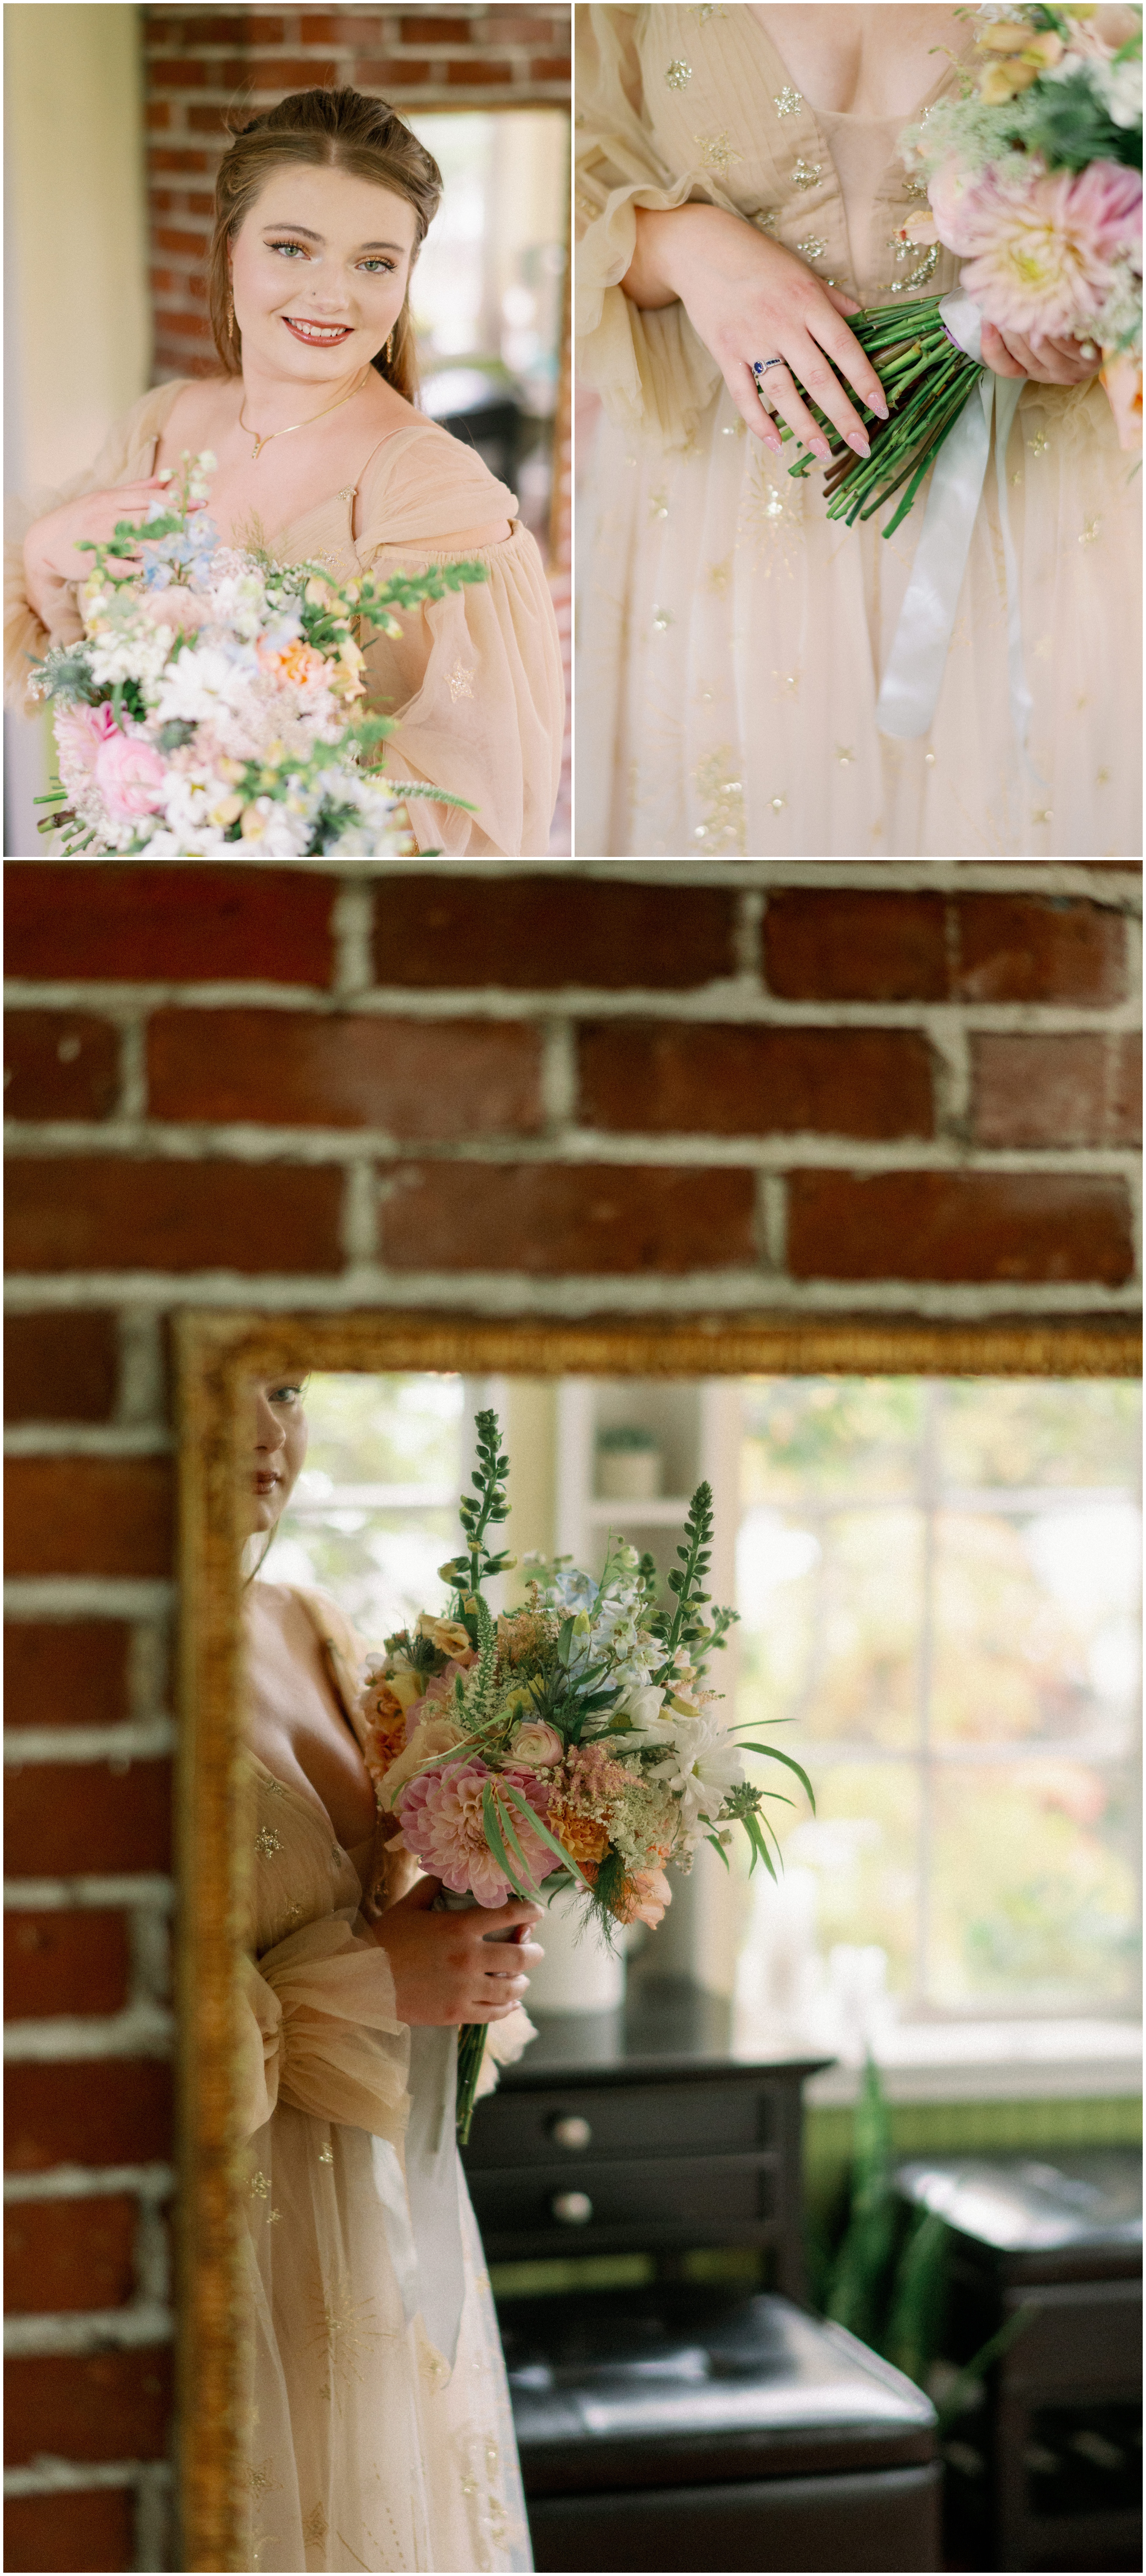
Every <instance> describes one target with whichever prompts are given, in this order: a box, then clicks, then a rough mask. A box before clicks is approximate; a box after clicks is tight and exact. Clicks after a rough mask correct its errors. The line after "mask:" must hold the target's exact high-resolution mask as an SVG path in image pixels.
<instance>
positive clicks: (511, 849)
mask: <svg viewBox="0 0 1146 2576" xmlns="http://www.w3.org/2000/svg"><path fill="white" fill-rule="evenodd" d="M180 389H181V380H179V381H176V382H173V383H170V384H166V385H160V386H158V387H157V388H156V389H155V390H154V391H153V392H151V393H148V394H144V395H143V396H142V398H141V400H140V401H139V402H137V403H136V404H134V405H133V407H132V409H131V410H130V411H129V412H126V413H125V414H124V416H123V418H122V419H121V420H119V421H117V422H116V424H115V426H114V428H113V429H112V430H111V431H110V433H109V435H108V438H107V441H106V443H105V445H104V447H103V449H102V451H101V453H100V455H99V456H98V457H97V458H96V461H95V463H94V465H93V466H92V467H91V469H90V471H89V472H88V473H86V474H80V475H76V476H74V477H73V478H72V481H71V482H70V483H68V484H66V485H64V486H63V487H62V489H61V490H59V491H55V492H46V493H40V494H38V495H37V496H36V498H35V501H34V503H32V504H28V503H23V504H17V505H16V506H15V507H14V508H13V509H11V510H10V513H9V530H10V539H9V542H8V544H7V545H6V547H5V602H4V687H5V700H6V703H7V704H8V705H9V706H16V707H20V708H22V709H23V710H24V712H25V713H28V714H31V713H34V712H36V711H37V701H36V700H34V699H33V700H28V699H27V695H26V689H25V678H26V673H27V670H28V663H29V659H31V660H35V659H37V658H38V657H39V655H40V654H42V653H43V652H44V650H45V648H46V646H47V643H48V641H49V637H48V635H47V633H46V630H45V628H44V627H43V625H42V624H41V621H40V619H39V617H38V616H37V615H36V612H35V610H34V609H33V608H32V607H31V605H30V603H29V600H28V597H27V589H26V581H25V573H24V557H23V537H24V534H25V531H26V530H27V528H29V527H30V526H31V524H32V522H33V520H34V519H36V518H41V517H43V516H44V515H45V514H46V513H47V512H48V511H49V510H53V509H55V508H57V507H58V506H59V504H60V503H61V502H62V501H70V500H76V499H78V498H79V497H80V496H81V495H82V494H83V493H85V492H98V491H103V490H109V491H111V490H115V489H116V487H117V486H118V485H120V484H123V483H131V482H134V481H136V480H137V479H138V478H140V477H142V476H144V475H147V474H150V472H151V470H152V465H153V462H154V457H155V451H156V446H157V442H158V438H159V434H160V432H161V430H162V427H163V424H164V421H165V420H166V418H167V414H168V412H169V411H170V409H171V407H172V404H173V403H174V400H175V397H176V394H177V393H178V392H179V391H180ZM356 494H357V518H358V526H359V533H358V535H357V537H355V535H354V533H353V526H354V518H355V495H356ZM516 509H517V501H516V497H515V495H514V494H513V493H512V492H509V491H507V489H506V487H505V485H504V484H503V483H499V482H497V481H496V480H495V478H494V476H493V475H492V474H490V473H489V471H488V470H487V468H486V467H485V466H484V465H483V464H482V462H481V459H480V457H478V456H476V455H475V454H474V451H473V449H472V448H469V447H466V446H465V445H463V443H462V441H461V440H460V439H457V438H453V437H451V435H450V433H449V431H448V430H444V429H440V428H439V427H438V425H437V423H436V422H432V421H424V420H419V421H417V422H416V423H414V424H412V425H411V426H409V427H408V428H406V429H400V430H398V431H397V432H396V433H395V435H394V436H393V437H392V438H388V439H385V440H384V441H383V443H382V445H381V446H380V447H379V448H377V449H376V450H375V452H374V454H373V456H372V457H371V458H370V459H369V462H368V463H367V465H366V467H365V470H364V472H363V474H362V476H361V478H360V481H359V483H358V484H357V485H356V486H352V487H349V488H348V489H347V490H345V491H342V492H335V493H332V494H330V495H328V497H327V499H326V500H324V501H319V502H317V503H316V505H315V507H314V508H313V509H312V510H307V511H305V512H304V514H303V516H302V517H301V518H299V519H296V520H294V521H293V522H292V524H291V526H290V527H288V528H286V529H284V530H282V531H281V532H279V533H278V534H277V535H276V536H275V537H274V538H273V540H272V542H271V545H270V551H271V553H273V554H275V555H277V556H278V557H280V559H281V560H283V561H284V562H289V563H298V562H301V561H303V560H304V559H308V558H310V557H311V556H317V557H319V558H320V559H321V561H322V562H323V563H325V564H326V565H327V566H328V567H329V569H330V571H331V572H332V573H333V574H335V575H336V576H338V577H340V578H341V579H343V580H349V579H352V578H354V577H356V576H357V575H358V574H360V573H363V572H368V571H369V572H373V573H374V575H375V577H376V579H377V580H379V581H384V580H386V579H387V578H388V577H389V576H390V575H391V574H392V573H395V572H422V571H424V570H425V569H426V567H427V566H428V565H431V564H437V563H445V562H449V561H450V560H454V561H456V560H458V558H459V557H463V558H464V559H465V560H466V561H477V562H479V563H483V564H484V565H485V566H486V570H487V574H488V579H487V580H486V581H484V582H482V583H475V584H474V585H473V586H472V587H471V588H468V589H466V590H462V591H456V592H453V593H451V594H449V595H448V596H447V597H446V598H445V599H442V600H435V601H432V602H428V603H427V604H426V605H425V606H423V607H422V608H420V609H414V610H412V611H410V612H409V613H408V614H407V615H405V616H403V618H402V620H401V626H402V635H401V640H400V641H399V642H390V641H388V640H387V638H386V637H385V636H378V637H376V638H375V640H374V641H373V642H372V643H371V644H370V645H368V646H367V647H366V670H365V673H364V677H365V681H366V691H367V694H366V699H365V701H363V700H359V702H358V703H359V705H360V707H361V706H364V707H367V708H369V709H370V710H371V711H372V712H374V713H376V714H380V715H388V716H396V717H397V719H398V725H397V730H396V732H395V733H394V734H392V735H391V736H390V739H389V741H388V743H387V746H386V754H385V766H386V768H387V770H388V771H389V774H390V776H391V777H392V778H402V779H411V780H412V779H423V778H424V779H427V780H429V781H432V783H433V785H434V786H436V787H443V788H446V789H448V790H449V792H450V794H451V795H454V796H464V797H465V798H467V800H468V801H469V803H470V804H472V805H473V806H475V807H476V809H477V811H476V813H475V814H474V815H473V816H472V817H471V816H470V815H468V814H463V813H459V812H458V811H457V809H456V808H454V807H451V806H448V805H435V804H433V803H432V802H431V801H430V800H429V799H428V798H427V799H426V800H425V801H423V800H422V799H420V798H415V797H411V798H410V799H409V800H408V810H409V815H410V822H411V827H412V830H413V834H414V838H415V840H416V842H417V845H418V848H419V849H420V850H441V851H443V852H445V853H446V854H447V855H448V856H450V857H470V858H518V857H522V856H524V857H527V858H531V857H532V858H540V857H544V854H545V851H546V849H547V848H548V844H549V826H550V823H551V821H552V817H553V808H554V806H555V804H556V801H557V789H558V784H559V780H560V772H561V737H562V723H563V716H564V683H563V679H562V671H561V647H560V642H559V638H558V633H557V620H556V617H555V615H554V610H553V602H552V600H551V598H550V595H549V588H548V584H547V582H546V579H545V573H544V568H543V566H542V562H541V556H540V554H539V552H538V549H537V546H536V544H535V542H534V540H533V538H532V537H531V535H530V534H529V531H528V529H527V528H524V527H522V525H521V523H520V521H519V520H517V518H516V516H515V513H516ZM497 519H510V520H512V521H513V531H512V534H511V535H510V536H509V537H507V538H505V539H504V541H503V542H502V543H501V544H500V545H492V546H486V547H473V546H459V545H458V544H457V542H456V536H457V535H458V534H460V533H462V532H464V530H465V529H466V528H475V527H483V526H489V525H491V524H492V523H493V522H494V521H495V520H497ZM81 632H82V625H81V620H80V616H79V612H78V609H77V608H76V607H75V602H74V593H73V594H72V595H71V597H70V599H69V602H68V606H67V613H66V614H65V615H64V616H63V617H62V618H61V621H60V624H59V625H58V626H57V627H56V628H55V630H54V635H53V638H52V639H51V640H60V639H67V638H72V637H76V636H78V635H79V634H80V633H81Z"/></svg>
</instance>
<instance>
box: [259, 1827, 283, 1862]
mask: <svg viewBox="0 0 1146 2576" xmlns="http://www.w3.org/2000/svg"><path fill="white" fill-rule="evenodd" d="M255 1850H256V1851H257V1852H261V1853H262V1856H263V1859H264V1860H273V1859H274V1856H275V1853H276V1852H278V1851H281V1850H282V1843H281V1841H280V1839H279V1836H278V1835H277V1834H276V1832H275V1830H274V1827H273V1825H264V1826H263V1827H262V1829H261V1831H260V1832H259V1833H257V1834H256V1835H255Z"/></svg>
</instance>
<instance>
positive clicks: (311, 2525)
mask: <svg viewBox="0 0 1146 2576" xmlns="http://www.w3.org/2000/svg"><path fill="white" fill-rule="evenodd" d="M329 2530H330V2524H329V2523H328V2521H327V2519H326V2515H325V2513H324V2512H323V2509H322V2506H321V2505H320V2504H312V2506H311V2508H310V2512H309V2513H308V2515H307V2517H306V2521H305V2522H304V2524H303V2526H302V2536H303V2539H304V2540H309V2541H310V2543H311V2546H312V2547H313V2548H315V2549H321V2547H322V2544H323V2541H324V2540H325V2539H326V2537H327V2534H328V2532H329Z"/></svg>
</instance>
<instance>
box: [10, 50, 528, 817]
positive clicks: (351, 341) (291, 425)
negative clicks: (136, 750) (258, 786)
mask: <svg viewBox="0 0 1146 2576" xmlns="http://www.w3.org/2000/svg"><path fill="white" fill-rule="evenodd" d="M440 196H441V176H440V173H439V170H438V167H437V163H436V162H435V161H434V160H433V158H432V156H431V155H430V153H429V152H428V151H427V150H426V149H425V147H424V146H423V145H422V144H421V143H419V142H418V140H417V138H416V136H415V135H413V134H412V133H411V131H410V129H409V127H408V126H406V125H405V124H404V123H403V121H402V119H401V118H400V117H399V116H398V115H396V114H395V112H394V110H393V109H392V108H390V107H388V106H386V105H385V104H384V102H382V101H381V100H378V99H373V98H367V97H364V96H362V95H360V94H359V93H358V92H357V91H354V90H350V89H342V90H307V91H301V92H299V93H297V94H295V95H294V96H292V97H289V98H286V99H284V100H282V102H281V103H280V105H279V106H277V107H275V108H272V109H271V110H270V111H269V112H268V113H267V114H265V115H263V116H259V117H255V118H254V119H253V120H252V121H251V122H250V123H249V124H247V125H245V126H244V127H243V129H242V131H241V133H239V134H237V135H235V137H234V139H233V141H232V144H231V148H230V150H229V151H228V153H227V154H226V156H225V158H224V160H223V162H222V165H221V168H220V171H219V177H218V181H217V184H216V192H215V234H214V240H213V243H212V248H211V253H210V260H209V276H208V286H209V299H210V312H211V323H212V330H213V334H214V339H215V347H216V352H217V355H218V358H219V361H220V368H221V373H220V374H218V375H215V376H212V377H209V378H206V379H203V380H198V379H196V380H180V381H176V382H175V383H171V384H165V385H161V386H160V387H158V388H157V389H156V390H155V391H153V392H151V393H149V394H146V395H145V396H144V397H143V399H142V401H140V402H138V403H137V404H135V406H134V407H133V409H132V410H131V411H130V412H128V413H127V414H126V415H125V417H124V418H123V419H122V420H120V421H119V422H117V423H116V425H115V427H114V429H113V430H112V432H111V433H110V436H109V438H108V440H107V443H106V445H105V447H104V449H103V452H102V454H101V455H100V456H99V457H98V458H97V460H96V462H95V465H94V466H93V467H92V469H91V471H90V473H88V474H86V475H83V476H80V477H79V478H77V480H76V481H75V482H74V483H73V484H72V485H71V486H70V487H69V489H68V491H67V492H66V493H64V494H61V495H60V496H59V499H58V502H57V505H56V507H54V508H53V509H50V510H49V511H47V512H46V513H44V514H43V515H41V516H40V517H39V518H38V519H37V520H36V521H35V522H34V523H33V524H32V526H31V527H30V528H29V529H28V531H27V533H26V535H25V538H24V543H23V548H22V551H21V550H20V549H18V548H17V549H14V559H13V562H12V564H11V566H10V568H9V592H10V601H11V605H10V609H9V611H8V613H7V615H6V635H5V657H6V688H7V693H8V696H9V699H10V701H11V702H14V703H20V702H21V700H22V698H23V694H24V688H25V685H26V682H25V675H26V671H27V665H28V660H29V658H31V659H35V658H36V657H37V656H38V655H39V654H40V653H42V652H43V651H44V650H45V649H46V646H47V643H48V642H49V641H54V642H59V641H63V640H68V639H73V638H77V637H78V636H79V634H80V633H81V631H82V621H81V617H80V613H79V608H78V604H77V584H78V583H79V582H80V581H81V580H82V579H83V578H84V577H85V576H86V574H87V572H88V569H89V558H88V557H87V556H86V555H85V553H84V551H83V549H84V548H85V547H86V546H90V545H91V544H92V543H93V542H100V541H105V540H107V539H108V538H110V536H111V533H112V530H113V528H114V525H115V523H116V521H117V519H120V518H129V519H135V518H139V519H142V517H143V516H144V514H145V512H146V510H147V508H148V506H149V505H150V503H151V502H152V501H153V500H154V499H155V497H156V495H157V494H158V493H159V492H160V490H161V488H162V486H161V483H160V480H159V477H160V476H161V475H167V476H168V477H169V476H170V473H171V471H172V469H173V468H174V467H176V466H177V465H178V463H179V460H180V458H181V456H182V455H183V454H185V453H187V452H190V453H191V454H197V453H201V452H202V451H203V450H209V451H210V452H211V454H212V456H213V457H214V459H215V460H216V467H215V472H214V475H213V480H212V484H211V492H210V509H211V516H212V519H213V521H214V523H215V524H216V526H217V528H218V530H219V534H220V537H221V539H222V540H223V542H224V543H227V542H230V543H234V544H246V545H251V544H254V545H261V546H264V547H266V548H267V549H268V550H269V551H270V552H271V553H273V554H274V555H276V556H277V557H279V558H282V559H285V560H287V561H296V562H297V561H302V560H311V559H313V558H318V559H319V560H320V561H321V562H323V563H324V564H325V565H327V566H329V568H330V570H331V573H332V574H333V576H334V577H335V578H336V579H337V580H339V581H348V580H354V579H356V578H359V577H360V576H361V575H362V574H363V573H366V572H372V573H373V574H374V575H375V577H376V578H377V579H379V580H385V579H386V578H387V577H388V576H389V575H390V574H392V573H394V572H396V571H399V570H401V571H406V572H410V571H415V570H417V571H421V570H423V569H425V568H427V567H430V566H433V565H442V564H448V563H449V562H450V561H451V560H453V561H457V560H460V559H465V560H472V559H474V558H476V559H477V560H478V561H479V562H480V563H481V565H482V567H483V569H484V572H485V579H484V580H483V581H482V582H480V583H476V584H473V585H472V586H470V587H468V588H466V589H464V590H458V591H453V592H449V593H448V594H447V596H446V597H445V598H443V599H441V600H436V601H434V602H432V603H427V604H426V605H424V606H423V607H422V608H421V609H420V610H419V611H415V612H414V613H413V614H412V615H410V616H408V617H407V618H406V619H405V620H404V622H403V624H402V625H401V627H400V629H398V630H397V631H396V632H395V633H394V634H393V635H385V634H381V635H376V636H375V637H374V639H373V640H372V641H371V642H370V643H368V644H367V646H366V667H365V673H364V677H365V679H366V684H367V705H368V707H369V708H370V710H371V711H372V712H377V713H380V714H384V715H388V716H393V717H396V718H397V728H396V732H395V734H394V735H393V737H392V738H391V747H390V750H389V766H390V770H391V774H392V775H397V776H400V777H401V778H403V779H410V780H423V779H424V780H426V781H427V782H429V781H430V780H432V781H433V783H434V785H435V786H437V787H440V788H443V789H445V790H447V791H448V792H449V794H450V795H452V796H455V797H461V798H464V799H465V800H466V801H467V803H468V804H469V805H471V806H472V807H473V808H474V813H473V815H472V816H471V815H469V814H467V813H465V812H464V811H461V810H459V809H458V808H456V807H450V806H443V805H441V804H435V803H434V802H432V800H431V799H430V798H429V796H427V798H426V799H425V800H422V799H420V798H418V797H411V798H410V799H409V800H408V803H409V814H410V822H411V827H412V831H413V836H414V839H415V841H416V842H417V845H418V847H419V848H420V849H433V850H446V851H449V852H450V853H451V854H455V855H459V854H462V853H468V854H471V855H473V856H481V857H517V856H521V855H524V856H541V855H543V854H544V852H545V850H546V847H547V842H548V832H549V823H550V818H551V815H552V812H553V806H554V801H555V797H556V791H557V781H558V772H559V762H560V747H561V721H562V683H561V662H560V650H559V645H558V639H557V629H556V622H555V619H554V614H553V609H552V605H551V602H550V598H549V593H548V590H547V587H546V584H545V579H544V574H543V571H542V566H541V560H540V556H539V554H538V551H537V547H536V545H535V543H534V541H533V538H532V537H531V536H530V535H529V533H528V531H527V530H526V529H525V528H523V527H522V526H521V524H520V522H519V520H518V518H517V501H516V497H515V495H514V494H513V493H512V492H510V491H508V490H507V489H506V487H505V486H504V485H503V484H501V483H499V482H497V481H496V480H495V479H494V477H493V475H491V474H490V473H489V472H488V471H487V469H486V468H485V466H484V465H482V463H481V462H480V460H479V459H478V458H477V456H476V455H475V454H474V452H473V450H472V449H470V448H468V447H466V446H464V445H463V444H462V443H461V442H460V440H458V439H455V438H452V437H451V436H450V435H449V433H448V431H446V430H443V429H439V428H438V427H437V426H436V425H435V424H434V423H433V422H432V421H429V420H427V419H426V418H425V416H424V415H423V414H422V413H420V412H419V411H418V410H417V409H416V396H417V370H416V361H415V351H414V332H413V325H412V321H411V316H410V281H411V274H412V271H413V268H414V265H415V262H416V260H417V256H418V252H419V249H420V247H421V244H422V242H423V240H424V239H425V236H426V233H427V231H428V229H429V226H430V224H431V222H432V220H433V217H434V215H435V213H436V211H437V207H438V203H439V200H440Z"/></svg>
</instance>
